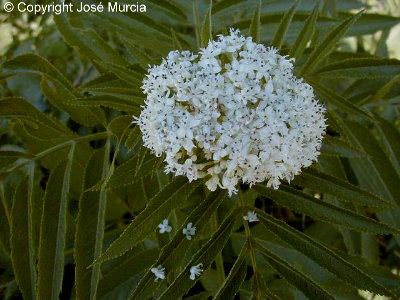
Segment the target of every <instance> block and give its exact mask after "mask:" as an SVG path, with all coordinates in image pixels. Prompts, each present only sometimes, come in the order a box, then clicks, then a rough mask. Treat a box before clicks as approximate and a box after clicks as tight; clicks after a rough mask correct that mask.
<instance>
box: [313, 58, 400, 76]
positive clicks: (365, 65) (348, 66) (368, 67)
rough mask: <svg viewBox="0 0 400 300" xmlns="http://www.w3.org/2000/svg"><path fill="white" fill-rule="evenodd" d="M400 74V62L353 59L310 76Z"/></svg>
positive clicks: (382, 59) (319, 70)
mask: <svg viewBox="0 0 400 300" xmlns="http://www.w3.org/2000/svg"><path fill="white" fill-rule="evenodd" d="M399 72H400V60H397V59H388V58H379V59H377V58H353V59H346V60H343V61H339V62H335V63H332V64H329V65H327V66H324V67H322V68H320V69H318V70H317V71H316V72H314V73H312V74H310V76H318V77H323V78H355V79H366V78H382V77H394V76H396V75H398V74H399Z"/></svg>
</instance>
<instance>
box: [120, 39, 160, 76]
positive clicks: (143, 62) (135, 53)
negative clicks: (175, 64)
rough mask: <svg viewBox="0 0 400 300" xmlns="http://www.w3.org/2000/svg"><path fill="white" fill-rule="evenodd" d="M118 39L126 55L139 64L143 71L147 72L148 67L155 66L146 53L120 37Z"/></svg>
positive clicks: (154, 62)
mask: <svg viewBox="0 0 400 300" xmlns="http://www.w3.org/2000/svg"><path fill="white" fill-rule="evenodd" d="M120 39H121V40H122V42H123V43H124V46H125V48H126V50H127V51H128V53H129V54H130V55H131V56H132V57H133V58H134V59H135V60H136V61H137V62H138V63H139V65H140V66H141V67H142V68H143V70H147V69H148V68H149V65H155V64H156V61H155V60H154V59H153V58H152V57H151V56H150V55H148V54H147V53H146V51H143V50H142V49H140V48H139V47H137V46H136V45H134V44H133V43H131V42H129V41H128V40H127V39H125V38H124V37H122V36H120Z"/></svg>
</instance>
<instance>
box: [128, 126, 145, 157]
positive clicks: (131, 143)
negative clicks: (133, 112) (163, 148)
mask: <svg viewBox="0 0 400 300" xmlns="http://www.w3.org/2000/svg"><path fill="white" fill-rule="evenodd" d="M141 139H142V133H141V131H140V128H139V126H135V127H134V128H133V129H132V130H131V131H129V133H128V136H127V138H126V141H125V146H126V148H128V151H132V150H133V148H135V147H136V145H138V144H139V143H140V141H141Z"/></svg>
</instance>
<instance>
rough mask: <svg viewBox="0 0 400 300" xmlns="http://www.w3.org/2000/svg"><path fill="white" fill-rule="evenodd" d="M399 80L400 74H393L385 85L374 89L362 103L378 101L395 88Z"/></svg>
mask: <svg viewBox="0 0 400 300" xmlns="http://www.w3.org/2000/svg"><path fill="white" fill-rule="evenodd" d="M399 82H400V75H396V76H394V77H393V78H392V79H390V80H389V82H387V83H386V84H385V85H383V86H382V87H380V88H379V89H378V90H377V91H375V92H374V93H373V94H372V95H370V96H369V97H368V98H367V99H365V101H363V102H362V103H363V104H364V103H372V102H378V101H380V100H382V99H384V97H385V96H386V95H387V94H388V93H389V92H390V91H391V90H392V89H393V88H395V87H396V86H397V85H398V84H399Z"/></svg>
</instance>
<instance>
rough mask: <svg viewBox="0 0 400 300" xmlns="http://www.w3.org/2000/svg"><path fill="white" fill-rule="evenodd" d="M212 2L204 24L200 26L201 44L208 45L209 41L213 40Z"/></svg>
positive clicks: (202, 45)
mask: <svg viewBox="0 0 400 300" xmlns="http://www.w3.org/2000/svg"><path fill="white" fill-rule="evenodd" d="M212 3H213V1H212V0H210V7H209V8H208V11H207V15H206V16H205V18H204V21H203V24H202V25H201V28H200V46H201V47H207V45H208V42H209V41H211V40H212V14H211V13H212V12H211V10H212Z"/></svg>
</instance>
